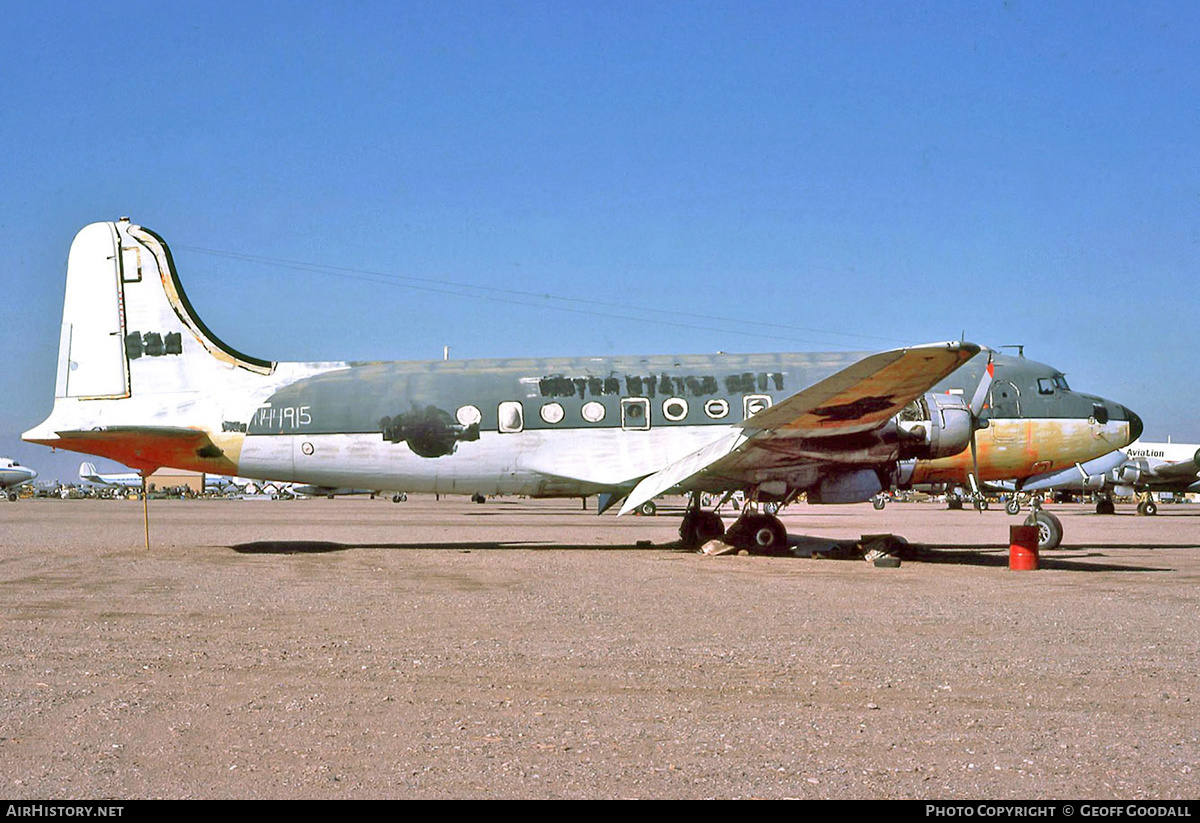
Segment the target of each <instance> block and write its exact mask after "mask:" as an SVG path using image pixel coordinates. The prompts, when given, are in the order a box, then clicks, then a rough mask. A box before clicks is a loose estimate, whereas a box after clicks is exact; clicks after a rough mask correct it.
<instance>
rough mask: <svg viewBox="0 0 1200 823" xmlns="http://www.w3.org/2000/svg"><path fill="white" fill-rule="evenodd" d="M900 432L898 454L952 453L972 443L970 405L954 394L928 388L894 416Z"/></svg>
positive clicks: (927, 457)
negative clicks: (932, 390)
mask: <svg viewBox="0 0 1200 823" xmlns="http://www.w3.org/2000/svg"><path fill="white" fill-rule="evenodd" d="M897 425H898V426H899V429H900V431H901V433H902V440H901V449H900V451H901V458H914V457H915V458H917V459H918V460H933V459H936V458H939V457H953V456H954V455H956V454H958V453H960V452H962V451H963V450H964V449H966V448H967V447H968V446H970V445H971V431H972V425H973V423H972V419H971V407H970V405H969V404H968V403H967V401H966V399H965V398H963V397H962V396H961V395H956V394H934V393H932V392H930V393H929V394H926V395H924V396H922V397H918V398H917V399H916V400H914V401H913V402H912V403H909V404H908V405H907V406H905V408H904V411H902V412H901V413H900V414H899V415H898V416H897Z"/></svg>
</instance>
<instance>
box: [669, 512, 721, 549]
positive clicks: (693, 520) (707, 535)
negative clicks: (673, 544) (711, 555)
mask: <svg viewBox="0 0 1200 823" xmlns="http://www.w3.org/2000/svg"><path fill="white" fill-rule="evenodd" d="M724 534H725V523H724V521H723V520H721V516H720V515H719V514H717V513H716V512H706V511H700V512H688V513H687V514H685V515H684V516H683V522H682V523H680V524H679V539H680V540H682V541H683V545H685V546H690V547H698V546H703V545H704V544H705V543H707V542H708V541H709V540H715V539H716V538H718V537H722V536H723V535H724Z"/></svg>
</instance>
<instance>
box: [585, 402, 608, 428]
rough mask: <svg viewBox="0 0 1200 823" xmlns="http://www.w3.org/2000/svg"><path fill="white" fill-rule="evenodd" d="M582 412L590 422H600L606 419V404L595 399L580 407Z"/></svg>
mask: <svg viewBox="0 0 1200 823" xmlns="http://www.w3.org/2000/svg"><path fill="white" fill-rule="evenodd" d="M580 414H582V415H583V419H584V420H586V421H587V422H589V423H599V422H600V421H601V420H603V419H604V404H603V403H597V402H596V401H595V400H593V401H591V402H590V403H584V404H583V408H582V409H580Z"/></svg>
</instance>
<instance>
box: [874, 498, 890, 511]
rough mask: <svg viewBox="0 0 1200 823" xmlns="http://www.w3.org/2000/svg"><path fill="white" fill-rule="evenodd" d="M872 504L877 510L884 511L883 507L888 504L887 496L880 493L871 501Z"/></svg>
mask: <svg viewBox="0 0 1200 823" xmlns="http://www.w3.org/2000/svg"><path fill="white" fill-rule="evenodd" d="M871 505H872V506H874V507H875V511H877V512H881V511H883V507H884V506H886V505H887V498H886V497H884V496H882V495H880V496H879V497H876V498H875V499H874V500H872V501H871Z"/></svg>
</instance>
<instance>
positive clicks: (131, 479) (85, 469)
mask: <svg viewBox="0 0 1200 823" xmlns="http://www.w3.org/2000/svg"><path fill="white" fill-rule="evenodd" d="M79 480H80V482H83V483H92V484H94V485H97V486H110V487H113V488H122V489H141V487H142V476H141V475H140V474H138V473H137V472H113V473H109V474H101V473H100V472H98V471H96V464H95V463H88V462H83V463H80V464H79Z"/></svg>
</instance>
